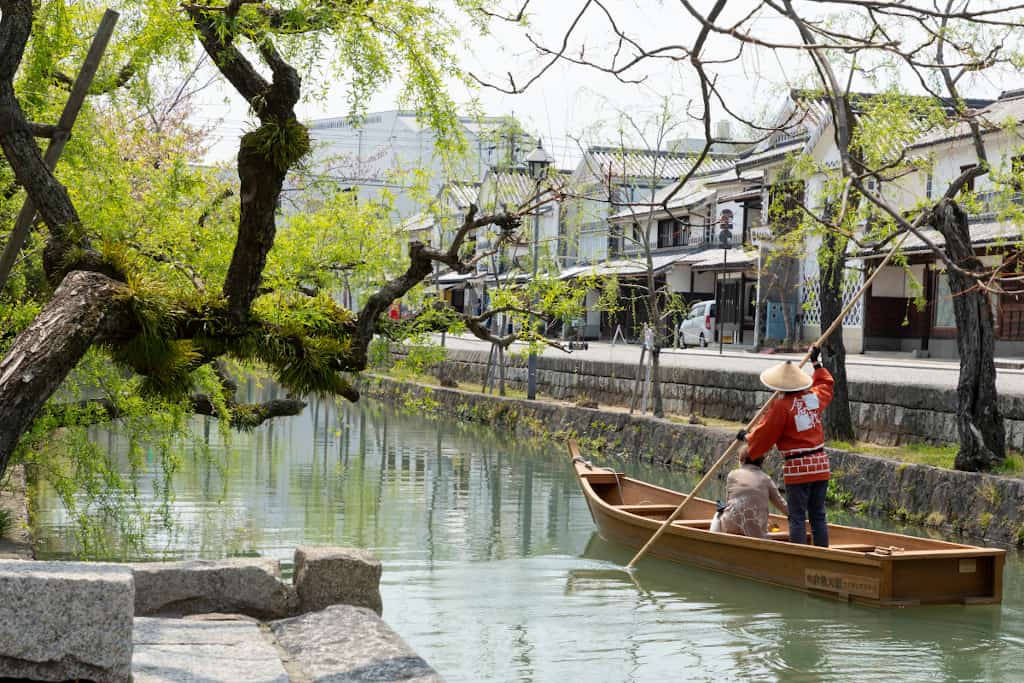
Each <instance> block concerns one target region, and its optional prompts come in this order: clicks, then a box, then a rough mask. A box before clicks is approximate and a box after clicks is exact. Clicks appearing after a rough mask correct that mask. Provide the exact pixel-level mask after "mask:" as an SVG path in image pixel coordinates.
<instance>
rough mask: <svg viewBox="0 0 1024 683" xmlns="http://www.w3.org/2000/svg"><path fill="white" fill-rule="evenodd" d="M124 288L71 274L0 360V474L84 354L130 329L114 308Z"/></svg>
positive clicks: (93, 276) (88, 274)
mask: <svg viewBox="0 0 1024 683" xmlns="http://www.w3.org/2000/svg"><path fill="white" fill-rule="evenodd" d="M125 301H127V297H126V291H125V286H124V285H123V284H121V283H119V282H116V281H114V280H111V279H110V278H108V277H106V276H105V275H101V274H100V273H91V272H85V271H74V272H72V273H69V274H68V275H67V277H65V278H64V280H63V282H61V284H60V286H59V287H58V288H57V291H56V292H54V295H53V299H51V300H50V302H49V303H48V304H47V305H46V307H45V308H44V309H43V310H42V312H41V313H40V314H39V315H38V316H36V319H35V320H33V321H32V324H31V325H29V326H28V328H27V329H26V330H25V331H23V332H22V333H21V334H19V335H18V337H17V338H16V339H15V340H14V344H13V345H12V346H11V348H10V349H9V350H8V351H7V354H6V355H5V356H4V357H3V359H2V360H0V474H2V473H3V472H4V470H5V469H6V468H7V463H8V461H9V460H10V458H11V455H12V454H13V453H14V449H15V447H16V446H17V445H18V441H19V440H20V438H21V435H22V434H23V433H24V432H25V431H27V430H28V429H29V427H30V426H31V425H32V421H33V420H34V419H35V418H36V416H37V415H39V411H40V410H41V409H42V407H43V405H44V404H45V403H46V401H47V399H49V398H50V396H51V395H52V394H53V392H55V391H56V390H57V387H58V386H60V383H61V382H63V381H64V378H65V377H67V374H68V373H69V372H71V370H72V368H74V367H75V366H76V365H77V364H78V362H79V360H81V358H82V356H84V355H85V352H86V351H88V350H89V347H90V346H92V345H93V344H94V343H96V342H97V341H101V340H103V339H104V338H109V337H110V336H111V335H112V334H116V333H117V331H118V330H126V329H127V328H130V326H131V325H130V321H129V320H128V319H127V318H126V317H125V316H124V315H123V311H122V308H124V306H121V305H119V303H118V302H125Z"/></svg>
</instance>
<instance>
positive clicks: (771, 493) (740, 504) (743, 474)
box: [722, 448, 789, 538]
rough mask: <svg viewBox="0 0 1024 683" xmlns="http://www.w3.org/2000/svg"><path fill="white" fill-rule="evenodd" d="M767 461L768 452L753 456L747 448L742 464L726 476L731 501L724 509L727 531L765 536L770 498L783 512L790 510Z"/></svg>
mask: <svg viewBox="0 0 1024 683" xmlns="http://www.w3.org/2000/svg"><path fill="white" fill-rule="evenodd" d="M763 462H764V456H762V457H760V458H757V459H751V458H750V453H749V452H747V451H746V449H745V448H744V452H743V454H742V455H741V460H740V463H741V464H740V467H738V468H737V469H735V470H733V471H732V472H730V473H729V477H728V478H727V479H726V480H725V491H726V496H727V502H726V506H725V510H724V511H723V512H722V531H724V532H725V533H727V534H740V535H741V536H754V537H756V538H765V536H766V534H767V532H768V503H769V501H770V502H771V504H772V505H774V506H775V507H776V508H777V509H778V510H779V512H781V513H782V514H784V515H786V514H789V510H788V509H787V508H786V501H784V500H782V496H781V495H779V489H778V487H777V486H776V485H775V482H774V481H772V478H771V477H769V476H768V475H767V474H765V473H764V471H762V470H761V464H762V463H763Z"/></svg>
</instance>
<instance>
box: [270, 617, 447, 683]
mask: <svg viewBox="0 0 1024 683" xmlns="http://www.w3.org/2000/svg"><path fill="white" fill-rule="evenodd" d="M270 631H271V633H272V634H273V635H274V637H275V638H276V640H277V644H278V647H280V648H281V649H282V650H284V652H285V653H286V656H287V657H288V659H287V661H286V666H287V668H288V671H289V673H290V674H291V680H293V681H317V682H318V683H320V682H324V683H326V682H327V681H332V682H334V681H337V682H341V681H415V682H417V683H436V682H438V681H443V680H444V679H442V678H441V676H440V675H438V673H437V672H436V671H434V669H433V668H432V667H431V666H430V665H429V664H427V663H426V662H425V661H424V660H423V658H422V657H420V656H419V655H417V654H416V653H415V652H414V651H413V650H412V648H410V647H409V646H408V645H407V644H406V642H405V641H404V640H402V639H401V637H399V635H398V634H397V633H395V632H394V631H392V630H391V628H390V627H388V625H387V624H385V623H384V622H383V621H382V620H381V618H380V617H379V616H377V614H376V613H375V612H374V611H372V610H370V609H367V608H365V607H353V606H351V605H335V606H333V607H328V608H327V609H325V610H322V611H320V612H312V613H310V614H304V615H302V616H300V617H293V618H291V619H283V620H281V621H275V622H272V623H271V624H270Z"/></svg>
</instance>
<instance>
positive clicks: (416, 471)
mask: <svg viewBox="0 0 1024 683" xmlns="http://www.w3.org/2000/svg"><path fill="white" fill-rule="evenodd" d="M246 391H249V392H252V393H253V395H254V396H256V395H260V391H264V392H267V391H272V388H269V389H263V390H261V389H258V388H257V387H255V386H248V387H246ZM196 434H197V436H198V437H199V440H200V441H201V442H205V443H206V444H208V445H209V454H204V453H203V452H201V451H202V449H189V450H188V451H187V452H186V454H185V459H184V463H183V466H182V468H181V470H180V471H179V472H178V473H177V474H176V475H175V478H174V485H175V491H176V495H177V498H176V500H175V503H174V512H175V515H176V524H175V525H174V527H173V528H170V529H167V528H163V527H161V526H159V525H158V526H155V527H154V528H152V529H150V530H149V531H148V534H147V537H146V540H147V543H148V548H149V551H150V553H151V554H152V555H153V556H157V557H194V556H202V557H223V556H227V555H239V554H259V555H265V556H272V557H277V558H280V559H282V560H283V561H285V562H289V561H290V558H291V552H292V549H293V548H294V546H295V545H297V544H301V543H314V544H339V545H357V546H362V547H367V548H370V549H372V550H373V551H374V552H375V553H376V554H377V555H378V556H380V557H381V558H382V559H383V560H384V567H385V571H384V576H383V579H382V592H383V597H384V606H385V617H386V618H387V620H388V621H389V622H390V623H391V624H392V625H393V626H394V627H395V628H396V629H397V630H398V631H399V632H400V633H401V634H402V635H403V636H404V637H405V638H406V639H407V640H409V642H410V643H411V644H412V645H413V646H414V647H415V648H417V649H418V650H419V651H420V652H421V653H422V654H423V655H424V656H425V657H426V658H427V659H428V660H429V661H430V662H431V663H432V664H434V665H435V666H436V667H437V668H438V669H439V670H440V671H441V672H442V673H443V674H444V675H445V676H446V677H447V678H448V679H449V680H451V681H483V680H494V681H509V680H520V681H557V680H566V681H569V680H586V681H633V680H636V681H652V680H712V679H716V680H720V679H725V680H736V679H741V680H763V679H768V680H771V679H777V680H787V681H790V680H795V681H802V680H806V681H817V680H828V679H839V678H842V679H848V678H855V679H856V680H885V681H891V680H929V681H930V680H934V679H936V678H941V679H944V680H999V679H1004V680H1011V679H1014V678H1016V676H1017V674H1016V671H1017V670H1018V664H1017V659H1018V656H1019V654H1020V653H1021V652H1022V651H1024V649H1022V645H1024V609H1022V608H1024V576H1022V572H1021V562H1020V561H1019V558H1017V557H1016V556H1014V557H1011V558H1009V562H1008V567H1007V570H1006V574H1005V599H1006V602H1005V603H1004V605H1003V606H1002V607H1001V608H1000V607H971V608H964V607H928V608H915V609H907V610H879V609H871V608H863V607H855V606H850V605H846V604H842V603H839V602H833V601H829V600H825V599H821V598H816V597H812V596H808V595H804V594H802V593H798V592H793V591H789V590H785V589H780V588H774V587H771V586H766V585H762V584H758V583H755V582H752V581H746V580H742V579H737V578H733V577H729V576H725V575H720V574H716V573H714V572H710V571H707V570H701V569H695V568H690V567H685V566H680V565H675V564H671V563H668V562H664V561H660V560H656V559H648V560H645V561H644V562H642V563H641V564H640V566H639V568H638V570H637V571H636V572H634V573H628V572H626V571H624V570H623V569H622V566H623V565H625V564H626V563H627V562H628V561H629V559H630V558H631V556H632V551H630V550H627V549H624V548H621V547H618V546H615V545H611V544H609V543H607V542H605V541H604V540H602V539H601V538H600V537H599V536H597V535H596V534H595V533H594V526H593V522H592V520H591V518H590V514H589V512H588V511H587V509H586V505H585V503H584V502H583V500H582V497H581V496H580V494H579V491H578V489H577V485H576V482H575V480H574V478H573V476H572V472H571V469H570V467H569V466H568V458H567V457H566V456H564V455H563V454H562V452H561V450H560V449H557V448H555V449H554V450H552V447H550V446H544V447H541V446H537V445H532V444H529V443H522V442H519V441H517V440H516V439H513V438H511V437H510V436H509V435H508V434H505V433H500V432H496V431H492V430H488V429H483V428H479V427H469V426H463V425H458V424H452V423H445V422H436V421H427V420H425V419H422V418H420V417H417V416H414V415H409V414H403V413H401V412H396V411H393V410H391V409H389V408H386V407H383V406H380V405H376V404H373V403H369V402H367V403H363V404H361V405H359V406H349V405H343V406H341V407H338V406H335V405H334V404H333V403H332V402H328V401H312V402H311V403H310V406H309V408H308V409H307V410H306V412H305V413H304V414H303V415H302V416H300V417H299V418H297V419H292V420H283V421H280V422H277V423H271V424H268V425H265V426H264V427H262V428H260V429H258V430H255V431H254V432H253V433H251V434H244V435H235V436H234V437H233V439H232V442H231V444H230V445H229V446H224V445H223V444H221V443H220V442H219V434H218V431H217V429H216V426H215V425H214V426H213V427H212V428H211V423H208V422H205V421H197V423H196ZM95 438H96V439H99V440H100V441H99V442H100V443H104V444H107V446H108V447H109V448H110V449H111V450H112V451H114V452H122V453H123V452H124V451H125V450H126V444H124V443H122V442H121V440H120V439H119V437H117V436H115V435H112V434H106V433H99V432H97V434H96V435H95ZM211 456H212V457H211ZM627 469H629V470H630V471H632V472H633V473H634V474H636V475H637V476H640V477H641V478H644V479H647V480H650V481H653V482H655V483H659V484H663V485H666V486H670V487H672V488H676V489H686V488H687V487H688V486H689V485H690V484H691V483H692V482H690V481H688V480H687V479H686V478H685V477H680V476H679V475H674V474H671V473H667V472H665V471H663V470H656V469H651V468H646V467H642V466H638V465H628V466H627ZM153 484H154V482H153V481H152V480H147V479H143V480H141V481H140V482H139V487H140V490H141V491H144V492H145V491H153V490H154V489H153ZM712 493H714V490H712ZM150 502H152V503H153V504H155V503H156V502H157V499H156V496H155V494H154V496H153V498H152V500H151V501H150ZM37 510H38V516H37V519H38V522H39V528H38V530H37V537H38V538H39V542H40V550H41V551H42V554H43V555H48V556H51V557H61V556H67V555H68V554H69V553H71V552H73V550H74V545H73V543H74V541H73V536H72V534H71V533H70V526H69V520H68V519H66V516H65V515H64V513H63V512H62V511H61V509H60V508H59V507H58V503H57V500H56V497H55V496H53V495H52V493H50V492H48V491H46V489H45V488H44V489H43V491H42V495H41V496H40V498H39V499H38V500H37ZM833 517H834V518H836V519H839V518H840V517H841V515H840V513H835V514H834V515H833ZM843 521H853V522H855V523H858V524H862V525H874V526H886V524H885V522H884V521H883V520H877V519H863V518H854V519H844V520H843Z"/></svg>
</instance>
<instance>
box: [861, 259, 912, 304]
mask: <svg viewBox="0 0 1024 683" xmlns="http://www.w3.org/2000/svg"><path fill="white" fill-rule="evenodd" d="M924 269H925V267H924V264H917V265H912V266H910V269H909V270H910V272H909V273H908V272H907V270H906V269H904V268H901V267H898V266H886V267H885V268H882V272H880V273H879V274H878V276H877V277H875V279H874V281H873V282H872V283H871V295H872V296H876V297H890V298H897V299H909V298H911V297H913V296H917V294H918V293H920V291H921V290H920V289H919V288H917V289H915V284H914V283H915V282H916V283H917V284H918V285H923V284H924Z"/></svg>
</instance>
